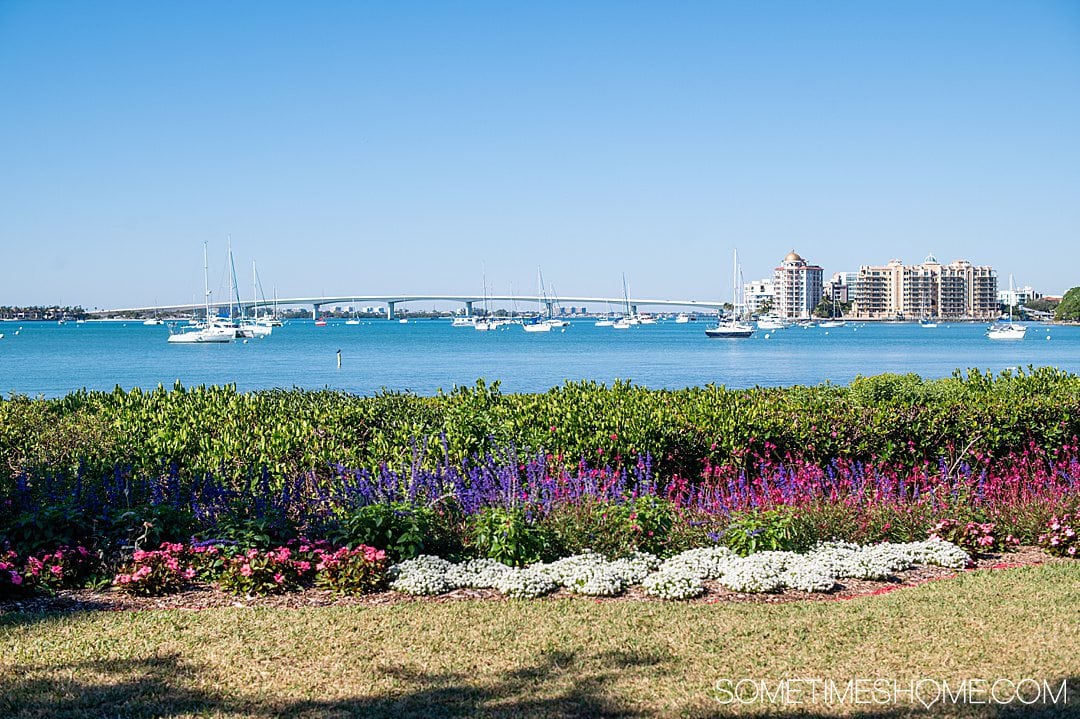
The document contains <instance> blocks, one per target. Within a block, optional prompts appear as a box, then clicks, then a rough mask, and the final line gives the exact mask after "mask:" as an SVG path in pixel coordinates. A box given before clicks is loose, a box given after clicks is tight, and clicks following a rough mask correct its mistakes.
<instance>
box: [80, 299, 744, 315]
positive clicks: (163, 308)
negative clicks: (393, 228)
mask: <svg viewBox="0 0 1080 719" xmlns="http://www.w3.org/2000/svg"><path fill="white" fill-rule="evenodd" d="M485 300H486V301H487V302H488V303H491V302H514V303H517V304H519V305H521V306H524V307H525V308H529V307H538V306H539V305H540V304H543V305H544V306H545V307H546V308H547V314H548V315H549V316H550V315H551V313H552V311H553V309H554V307H555V305H556V304H567V305H575V306H576V305H593V306H594V307H595V306H597V305H602V306H607V305H611V306H612V307H619V308H625V307H626V306H627V305H629V306H630V311H631V312H635V313H636V312H637V311H638V308H639V307H678V308H684V309H697V310H718V309H720V308H721V307H723V306H724V304H725V302H724V301H723V300H672V299H650V298H643V297H631V298H624V297H577V296H572V297H559V298H558V300H556V299H555V298H553V297H547V296H537V295H488V296H487V297H486V298H485V297H483V296H477V295H338V296H335V297H284V298H280V299H278V300H277V304H278V305H285V306H286V307H291V306H296V305H311V316H312V317H316V316H318V313H319V308H320V307H322V306H323V305H344V304H353V305H355V304H369V305H370V304H385V305H386V318H387V319H393V318H394V312H395V309H396V308H397V306H398V305H400V304H405V303H408V302H460V303H461V304H462V305H464V306H465V314H466V315H471V314H472V313H473V308H474V307H475V306H476V305H479V304H483V303H484V302H485ZM230 305H231V306H233V307H237V306H239V307H243V308H244V309H245V310H247V311H250V310H251V309H252V308H253V307H255V306H256V305H257V306H258V307H260V308H268V307H271V306H273V303H272V302H268V301H265V300H262V301H260V302H258V303H255V302H253V301H252V300H247V301H243V300H241V301H240V302H232V303H229V302H211V303H210V308H211V309H218V310H220V309H224V308H227V307H229V306H230ZM204 306H205V305H204V304H194V305H193V304H183V305H158V306H156V307H126V308H120V309H112V310H95V311H93V312H88V313H87V314H89V315H93V316H97V317H109V316H113V315H130V314H159V313H166V314H170V313H177V312H194V311H197V310H200V309H202V308H203V307H204ZM526 311H528V309H526Z"/></svg>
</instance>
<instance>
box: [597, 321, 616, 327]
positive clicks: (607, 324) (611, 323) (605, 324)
mask: <svg viewBox="0 0 1080 719" xmlns="http://www.w3.org/2000/svg"><path fill="white" fill-rule="evenodd" d="M614 326H615V320H597V321H596V322H594V323H593V327H614Z"/></svg>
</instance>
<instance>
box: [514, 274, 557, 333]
mask: <svg viewBox="0 0 1080 719" xmlns="http://www.w3.org/2000/svg"><path fill="white" fill-rule="evenodd" d="M536 282H537V285H536V286H537V294H536V303H537V305H538V307H537V313H536V317H533V318H532V319H531V320H526V321H523V322H522V324H521V327H522V329H524V330H525V331H526V332H529V333H533V332H551V325H549V324H548V323H547V322H544V312H545V311H546V309H547V308H546V306H545V303H544V276H543V275H542V274H540V268H539V267H537V268H536Z"/></svg>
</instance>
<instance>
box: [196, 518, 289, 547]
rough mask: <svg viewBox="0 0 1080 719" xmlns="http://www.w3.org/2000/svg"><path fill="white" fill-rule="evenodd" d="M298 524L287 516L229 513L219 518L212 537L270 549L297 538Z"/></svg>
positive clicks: (246, 545) (243, 545)
mask: <svg viewBox="0 0 1080 719" xmlns="http://www.w3.org/2000/svg"><path fill="white" fill-rule="evenodd" d="M297 536H299V531H298V529H297V527H296V524H295V523H294V522H292V521H291V520H290V519H289V518H287V517H285V516H276V517H275V516H273V515H266V516H261V517H252V516H247V515H245V514H244V513H242V512H235V513H232V514H228V515H226V516H224V517H222V518H221V519H219V520H218V524H217V531H216V532H215V536H214V537H212V539H220V540H225V541H228V542H235V543H236V544H237V545H239V546H241V547H254V548H257V549H269V548H270V547H279V546H282V545H284V544H287V543H288V542H289V541H290V540H293V539H296V538H297Z"/></svg>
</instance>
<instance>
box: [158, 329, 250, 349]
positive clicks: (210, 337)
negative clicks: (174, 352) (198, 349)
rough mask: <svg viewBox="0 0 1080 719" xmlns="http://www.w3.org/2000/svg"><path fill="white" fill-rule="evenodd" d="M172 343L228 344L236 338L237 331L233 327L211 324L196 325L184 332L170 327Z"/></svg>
mask: <svg viewBox="0 0 1080 719" xmlns="http://www.w3.org/2000/svg"><path fill="white" fill-rule="evenodd" d="M169 332H170V333H171V334H169V343H170V344H174V345H175V344H180V345H188V344H227V343H229V342H232V341H233V340H234V339H236V333H235V332H234V331H232V330H231V329H228V328H224V327H220V326H217V325H210V326H209V327H196V328H195V329H192V330H187V331H184V332H175V333H173V332H172V328H171V327H170V328H169Z"/></svg>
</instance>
